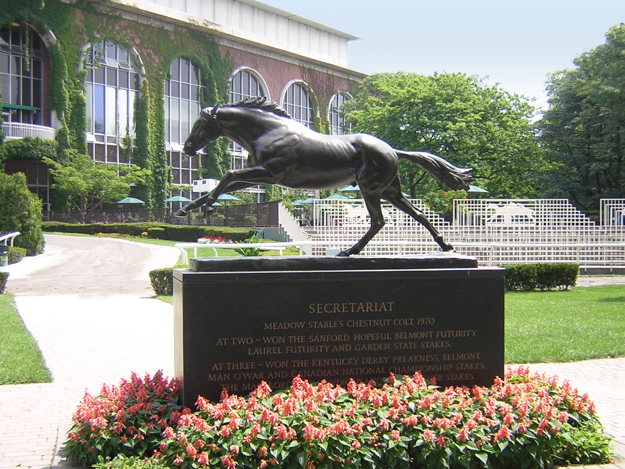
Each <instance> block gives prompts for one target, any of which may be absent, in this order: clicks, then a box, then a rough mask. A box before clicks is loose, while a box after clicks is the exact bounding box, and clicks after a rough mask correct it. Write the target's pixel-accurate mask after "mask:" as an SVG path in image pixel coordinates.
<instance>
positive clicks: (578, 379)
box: [0, 236, 625, 469]
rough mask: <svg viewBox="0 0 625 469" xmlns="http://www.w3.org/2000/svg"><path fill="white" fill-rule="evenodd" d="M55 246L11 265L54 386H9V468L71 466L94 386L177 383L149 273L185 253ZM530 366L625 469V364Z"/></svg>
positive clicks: (1, 419)
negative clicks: (575, 404) (603, 433)
mask: <svg viewBox="0 0 625 469" xmlns="http://www.w3.org/2000/svg"><path fill="white" fill-rule="evenodd" d="M46 243H47V246H46V253H45V254H44V255H41V256H37V257H36V258H28V259H25V260H24V261H22V262H21V263H20V264H16V265H14V266H10V267H9V270H10V272H11V276H10V277H9V283H8V291H10V292H11V293H13V294H14V295H15V297H16V303H17V307H18V310H19V312H20V315H21V316H22V318H23V320H24V323H25V324H26V326H27V328H28V329H29V330H30V332H31V333H32V335H33V336H34V337H35V339H36V340H37V341H38V343H39V346H40V348H41V350H42V352H43V355H44V357H45V359H46V364H47V366H48V368H49V369H50V371H51V372H52V374H53V378H54V382H53V383H51V384H31V385H16V386H0V469H9V468H10V469H14V468H17V467H19V468H22V469H26V468H32V469H42V468H61V467H68V466H69V463H68V462H67V461H66V460H64V459H63V448H62V445H63V442H64V441H65V439H66V434H67V431H68V430H69V426H70V420H71V415H72V414H73V412H74V411H75V410H76V406H77V405H78V403H79V402H80V400H81V399H82V396H83V394H84V391H85V389H88V390H89V391H90V392H91V393H93V394H97V393H98V391H99V390H100V387H101V385H102V384H103V383H107V384H117V383H118V382H119V380H120V379H121V378H126V377H128V376H130V373H131V372H132V371H136V372H137V373H139V374H144V373H146V372H147V373H150V374H153V373H155V372H156V371H158V370H163V372H164V373H165V375H166V376H173V353H172V350H173V334H172V326H173V318H172V316H173V310H172V307H171V306H170V305H168V304H165V303H163V302H160V301H158V300H156V299H154V298H153V292H152V290H151V288H150V286H149V281H148V277H147V272H148V271H149V270H151V269H155V268H159V267H165V266H169V265H173V264H174V263H175V261H176V259H177V256H178V251H177V250H175V249H172V248H162V247H156V246H150V245H143V244H137V243H127V242H124V241H118V240H107V239H93V238H74V237H65V236H46ZM621 280H622V283H625V277H622V278H621ZM593 282H596V279H594V280H593ZM580 283H581V284H583V282H580ZM531 368H532V369H533V370H536V371H540V372H545V373H547V374H550V375H553V374H556V375H558V376H559V377H560V378H562V379H567V380H569V381H570V382H571V384H572V385H573V386H574V387H577V388H578V389H580V390H581V391H583V392H588V393H589V395H590V396H591V398H592V399H593V400H595V402H596V405H597V409H598V413H599V416H600V417H601V420H602V422H603V424H604V426H605V427H606V430H607V431H608V433H609V434H611V435H613V436H615V437H616V449H617V454H618V455H619V456H620V457H621V462H620V463H618V464H617V465H610V466H606V467H610V468H612V469H614V468H617V467H618V468H621V469H625V425H624V423H625V358H620V359H612V360H593V361H587V362H580V363H567V364H544V365H532V366H531ZM595 467H599V466H595Z"/></svg>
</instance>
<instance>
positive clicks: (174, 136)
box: [165, 57, 204, 195]
mask: <svg viewBox="0 0 625 469" xmlns="http://www.w3.org/2000/svg"><path fill="white" fill-rule="evenodd" d="M203 87H204V83H203V81H202V78H201V75H200V68H199V67H198V66H197V65H196V64H194V63H193V62H191V61H190V60H188V59H184V58H182V57H179V58H177V59H175V60H174V61H173V62H172V63H171V66H170V67H169V78H168V79H167V80H166V81H165V140H166V146H167V160H168V163H169V166H170V167H171V173H172V178H173V180H172V183H173V184H192V183H193V180H194V179H198V174H197V170H198V158H200V154H198V156H197V157H193V158H190V157H188V156H187V155H185V154H184V153H183V151H182V145H183V144H184V141H185V140H186V139H187V136H188V135H189V133H190V132H191V127H193V123H194V122H195V120H196V119H197V118H198V117H199V115H200V111H201V104H200V97H201V93H202V88H203ZM183 195H184V194H183Z"/></svg>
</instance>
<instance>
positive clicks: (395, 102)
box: [346, 72, 542, 197]
mask: <svg viewBox="0 0 625 469" xmlns="http://www.w3.org/2000/svg"><path fill="white" fill-rule="evenodd" d="M346 111H347V120H348V121H349V122H351V123H352V126H353V131H354V132H365V133H370V134H372V135H375V136H376V137H379V138H381V139H382V140H384V141H386V142H388V143H389V144H390V145H391V146H393V147H394V148H397V149H402V150H425V151H429V152H432V153H436V154H438V155H440V156H442V157H443V158H445V159H447V160H449V161H450V162H452V163H453V164H455V165H457V166H464V167H471V168H473V176H474V178H475V180H476V184H478V185H479V186H481V187H483V188H485V189H487V190H488V191H490V193H491V195H493V196H500V197H531V196H533V195H535V194H537V193H538V187H537V184H536V183H535V182H534V181H533V177H532V176H533V174H534V172H535V171H536V170H537V169H538V168H541V165H542V158H541V152H540V148H539V147H538V145H537V143H536V140H535V137H534V133H533V128H532V125H531V119H532V117H533V113H534V107H533V106H532V105H531V104H530V103H528V102H527V100H526V99H525V98H521V97H519V96H517V95H511V94H509V93H507V92H505V91H503V90H501V89H500V88H498V87H487V86H485V85H484V84H483V83H482V81H481V80H479V79H478V78H476V77H467V76H465V75H463V74H447V73H444V74H435V75H434V76H422V75H417V74H410V73H401V72H400V73H392V74H391V73H387V74H378V75H372V76H370V77H367V78H366V79H365V80H364V81H363V82H362V83H361V84H360V85H359V86H358V88H357V89H356V91H355V93H354V99H353V100H352V101H350V102H348V103H347V104H346ZM400 173H401V174H402V175H403V177H404V179H405V180H404V185H405V187H406V189H407V190H408V191H409V192H410V195H411V196H412V197H416V196H417V195H421V196H422V195H424V194H426V193H428V192H431V191H433V190H436V189H438V188H439V187H440V186H438V184H437V183H436V182H435V181H434V180H433V178H429V177H428V178H426V177H425V173H424V172H423V171H421V170H420V169H419V168H417V167H415V166H413V165H410V164H409V163H406V162H404V161H402V162H401V166H400Z"/></svg>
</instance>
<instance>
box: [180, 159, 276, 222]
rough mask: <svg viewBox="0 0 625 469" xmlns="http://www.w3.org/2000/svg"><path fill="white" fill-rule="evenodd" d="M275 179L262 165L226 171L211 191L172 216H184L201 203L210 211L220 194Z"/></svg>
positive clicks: (273, 182) (271, 182) (267, 182)
mask: <svg viewBox="0 0 625 469" xmlns="http://www.w3.org/2000/svg"><path fill="white" fill-rule="evenodd" d="M275 181H276V178H275V177H274V176H273V175H272V174H271V173H270V172H269V171H267V170H266V169H265V168H264V167H262V166H255V167H253V168H244V169H238V170H230V171H227V172H226V174H224V177H222V178H221V180H220V181H219V183H218V184H217V186H215V188H214V189H213V190H212V191H210V192H209V193H208V194H205V195H203V196H202V197H199V198H197V199H195V200H194V201H192V202H189V203H188V204H187V205H185V206H184V207H182V208H181V209H180V210H178V211H177V212H176V213H175V214H174V216H176V217H178V216H181V217H184V216H185V215H186V214H187V212H189V211H190V210H194V209H196V208H198V207H201V206H202V205H206V210H207V213H210V212H208V210H210V208H211V206H212V205H213V204H214V203H215V202H217V199H218V198H219V196H220V195H221V194H225V193H228V192H232V191H238V190H242V189H246V188H248V187H251V186H255V185H257V184H275Z"/></svg>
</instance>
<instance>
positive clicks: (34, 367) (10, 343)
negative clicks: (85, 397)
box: [0, 293, 52, 384]
mask: <svg viewBox="0 0 625 469" xmlns="http://www.w3.org/2000/svg"><path fill="white" fill-rule="evenodd" d="M0 324H2V327H0V384H27V383H50V382H51V381H52V375H51V374H50V372H49V371H48V369H47V368H46V364H45V361H44V359H43V356H42V355H41V351H40V350H39V347H38V346H37V342H36V341H35V339H33V338H32V336H31V335H30V333H29V332H28V330H27V329H26V327H25V326H24V323H23V322H22V318H21V317H20V316H19V314H18V313H17V310H16V309H15V303H14V302H13V296H12V295H10V294H9V293H5V294H3V295H0Z"/></svg>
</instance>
